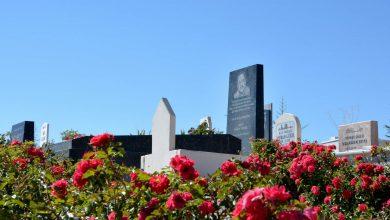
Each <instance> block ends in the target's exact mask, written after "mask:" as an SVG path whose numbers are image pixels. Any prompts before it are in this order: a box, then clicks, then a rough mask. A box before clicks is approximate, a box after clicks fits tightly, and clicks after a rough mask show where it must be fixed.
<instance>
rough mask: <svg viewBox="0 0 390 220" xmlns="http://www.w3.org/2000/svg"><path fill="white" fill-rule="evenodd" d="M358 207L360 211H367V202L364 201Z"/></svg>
mask: <svg viewBox="0 0 390 220" xmlns="http://www.w3.org/2000/svg"><path fill="white" fill-rule="evenodd" d="M358 209H359V212H366V211H367V209H368V207H367V205H366V204H364V203H363V204H359V205H358Z"/></svg>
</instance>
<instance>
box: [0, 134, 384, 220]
mask: <svg viewBox="0 0 390 220" xmlns="http://www.w3.org/2000/svg"><path fill="white" fill-rule="evenodd" d="M0 145H1V146H0V157H1V158H2V160H1V162H0V216H1V217H2V218H5V219H73V218H79V219H141V220H143V219H226V218H228V219H229V218H230V219H231V218H233V219H279V220H282V219H308V220H314V219H359V218H360V219H374V218H375V219H389V218H390V195H389V192H390V175H389V173H390V172H389V168H388V167H384V166H381V165H379V164H378V163H374V162H373V161H371V159H372V158H370V157H363V156H361V155H358V156H356V157H355V159H352V161H349V159H348V158H337V157H336V156H335V154H334V153H333V150H334V148H333V147H326V146H321V145H319V144H317V143H295V142H291V143H289V144H287V145H285V146H280V144H279V143H277V142H267V141H264V140H252V147H253V153H252V154H251V155H250V156H249V157H247V159H246V160H245V161H238V160H234V159H232V160H229V161H225V162H224V163H223V164H221V166H220V169H218V170H217V171H216V172H215V173H214V174H212V175H210V176H209V177H201V176H199V173H198V171H197V170H196V168H195V165H196V164H195V163H196V161H193V160H192V159H191V158H188V157H186V156H175V157H173V158H172V159H171V161H170V164H169V167H167V168H165V169H163V170H162V171H161V172H158V173H157V172H156V173H151V174H149V173H145V172H143V171H142V170H140V169H136V168H130V167H125V166H123V165H121V164H118V163H117V162H116V159H117V158H118V157H122V156H123V154H124V150H123V149H122V148H121V147H120V143H116V142H115V140H114V136H113V135H111V134H108V133H105V134H102V135H97V136H95V137H93V138H92V139H91V141H90V145H91V149H92V151H90V152H87V153H85V154H84V156H83V158H82V159H81V160H80V161H77V162H76V163H73V162H71V161H68V160H62V159H60V158H58V157H56V156H55V155H53V154H52V153H51V152H50V150H44V149H41V148H37V147H35V146H34V143H32V142H25V143H20V142H12V143H7V142H6V141H4V140H2V141H0ZM372 154H373V155H374V156H376V157H375V158H377V159H378V158H379V159H380V158H381V157H383V155H384V152H383V149H382V148H380V147H373V150H372Z"/></svg>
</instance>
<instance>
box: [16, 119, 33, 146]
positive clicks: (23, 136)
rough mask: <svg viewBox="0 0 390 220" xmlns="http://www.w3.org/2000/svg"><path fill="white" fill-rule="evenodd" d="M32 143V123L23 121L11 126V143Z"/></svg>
mask: <svg viewBox="0 0 390 220" xmlns="http://www.w3.org/2000/svg"><path fill="white" fill-rule="evenodd" d="M15 140H18V141H21V142H24V141H34V122H33V121H24V122H21V123H18V124H15V125H12V130H11V141H15Z"/></svg>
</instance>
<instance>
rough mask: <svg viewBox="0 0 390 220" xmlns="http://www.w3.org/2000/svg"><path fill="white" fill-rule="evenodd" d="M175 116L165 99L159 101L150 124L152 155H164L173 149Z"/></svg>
mask: <svg viewBox="0 0 390 220" xmlns="http://www.w3.org/2000/svg"><path fill="white" fill-rule="evenodd" d="M175 131H176V115H175V113H174V112H173V109H172V107H171V105H170V104H169V102H168V100H167V99H166V98H163V99H161V101H160V103H159V105H158V107H157V110H156V113H155V114H154V117H153V123H152V153H153V154H164V153H165V152H168V151H171V150H174V149H175V138H176V134H175Z"/></svg>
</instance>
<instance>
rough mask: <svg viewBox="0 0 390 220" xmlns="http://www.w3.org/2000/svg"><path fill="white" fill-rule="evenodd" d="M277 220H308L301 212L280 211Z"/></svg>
mask: <svg viewBox="0 0 390 220" xmlns="http://www.w3.org/2000/svg"><path fill="white" fill-rule="evenodd" d="M276 219H277V220H310V219H309V218H308V217H307V216H305V215H304V214H303V213H302V212H300V211H296V210H290V211H281V212H279V214H278V216H277V217H276Z"/></svg>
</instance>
